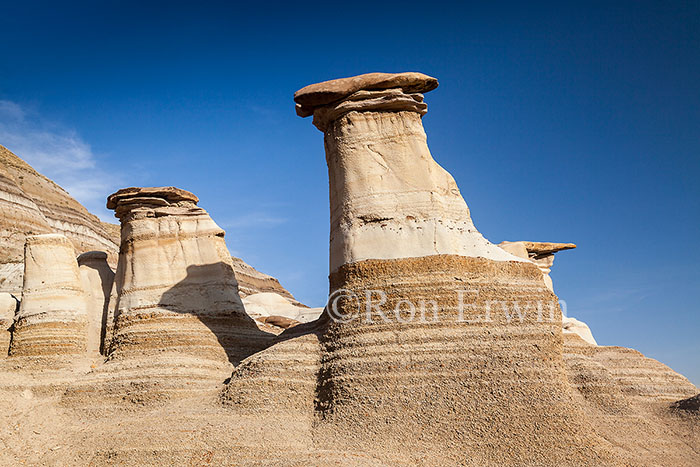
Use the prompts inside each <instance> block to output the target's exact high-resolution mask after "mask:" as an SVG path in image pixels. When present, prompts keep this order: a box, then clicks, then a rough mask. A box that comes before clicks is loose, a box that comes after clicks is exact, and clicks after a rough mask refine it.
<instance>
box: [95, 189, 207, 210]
mask: <svg viewBox="0 0 700 467" xmlns="http://www.w3.org/2000/svg"><path fill="white" fill-rule="evenodd" d="M130 198H162V199H164V200H166V201H168V202H170V203H177V202H180V201H191V202H193V203H194V204H197V203H198V202H199V198H198V197H197V196H196V195H195V194H194V193H190V192H189V191H187V190H182V189H180V188H175V187H174V186H160V187H129V188H122V189H121V190H119V191H117V192H116V193H113V194H111V195H109V196H108V197H107V209H115V208H116V207H117V205H118V204H119V203H120V202H121V201H124V200H127V199H130Z"/></svg>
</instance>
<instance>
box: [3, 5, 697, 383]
mask: <svg viewBox="0 0 700 467" xmlns="http://www.w3.org/2000/svg"><path fill="white" fill-rule="evenodd" d="M53 3H54V2H46V3H42V2H33V1H24V2H3V4H2V9H1V13H2V14H1V15H0V18H1V19H0V22H1V26H0V44H1V45H0V57H1V60H0V143H1V144H5V145H7V146H8V147H9V148H10V149H12V150H14V151H16V152H17V153H18V154H19V155H20V156H23V157H25V158H26V159H27V160H28V161H29V162H30V163H33V164H34V165H35V166H36V167H37V168H38V169H40V170H42V171H43V172H44V173H45V174H46V175H48V176H50V177H52V178H54V179H55V180H57V181H58V182H59V183H62V184H63V185H64V186H66V187H67V188H68V189H69V190H70V191H71V193H74V195H75V196H76V197H78V198H79V199H80V200H81V201H82V202H83V203H84V204H86V205H87V206H88V207H90V209H92V210H93V211H95V212H98V213H99V214H100V215H101V216H107V215H109V214H108V213H107V212H106V210H105V209H104V198H105V196H106V195H107V194H109V193H110V192H112V191H113V190H115V189H117V188H119V187H122V186H132V185H142V186H143V185H151V186H156V185H175V186H178V187H181V188H185V189H188V190H191V191H193V192H194V193H196V194H197V195H198V196H199V197H200V199H201V202H200V205H201V206H202V207H204V208H206V209H207V210H209V212H210V213H211V214H212V216H213V217H214V219H215V220H216V221H217V222H218V223H219V224H220V225H221V226H222V227H224V228H225V229H226V231H227V243H228V245H229V248H230V249H231V251H232V252H233V253H234V254H235V255H239V256H242V257H243V258H244V259H246V260H247V261H248V262H250V263H251V264H253V265H254V266H256V267H258V268H259V269H260V270H262V271H265V272H267V273H270V274H273V275H275V276H276V277H279V278H280V280H281V281H282V283H283V284H284V285H285V286H287V287H288V288H289V289H290V290H291V291H292V292H293V293H294V294H295V295H296V296H297V297H298V298H299V299H300V300H302V301H304V302H306V303H307V304H309V305H315V306H319V305H322V304H323V303H324V298H325V295H326V291H327V261H328V187H327V183H328V177H327V171H326V166H325V160H324V153H323V142H322V134H321V133H320V132H319V131H317V130H316V129H315V128H314V127H313V126H312V125H311V122H310V120H309V119H301V118H298V117H296V116H295V114H294V105H293V101H292V94H293V93H294V91H296V90H297V89H299V88H301V87H303V86H305V85H307V84H310V83H313V82H318V81H322V80H326V79H331V78H337V77H344V76H349V75H355V74H360V73H365V72H370V71H388V72H398V71H421V72H424V73H427V74H430V75H432V76H435V77H437V78H438V79H439V80H440V83H441V84H440V87H439V88H438V89H437V90H436V91H433V92H431V93H429V94H427V95H426V100H427V102H428V105H429V112H428V115H427V116H426V117H425V118H424V124H425V128H426V131H427V132H428V138H429V144H430V147H431V150H432V153H433V155H434V157H435V159H436V160H437V161H438V162H439V163H440V164H441V165H442V166H444V167H445V168H446V169H447V170H448V171H449V172H451V173H452V174H453V175H454V177H455V179H456V180H457V183H458V184H459V186H460V189H461V191H462V194H463V195H464V197H465V199H466V200H467V203H468V204H469V206H470V208H471V210H472V216H473V218H474V221H475V224H476V226H477V227H478V228H479V229H480V230H481V232H482V233H483V234H484V235H485V236H486V237H487V238H489V239H490V240H492V241H494V242H500V241H502V240H541V241H562V242H575V243H577V244H578V245H579V248H578V249H577V250H574V251H572V252H564V253H561V254H559V255H558V258H557V261H556V263H555V267H554V271H553V274H552V276H553V279H554V284H555V288H556V291H557V292H558V294H559V295H560V297H561V298H563V299H565V300H566V301H567V303H568V309H569V314H570V315H572V316H575V317H577V318H579V319H582V320H584V321H586V322H587V323H588V324H589V325H590V327H591V328H592V330H593V333H594V335H595V337H596V338H597V339H598V342H599V343H601V344H607V345H623V346H627V347H633V348H636V349H638V350H640V351H642V352H644V353H645V354H646V355H648V356H651V357H654V358H657V359H659V360H661V361H663V362H665V363H667V364H669V365H671V366H672V367H673V368H674V369H676V370H678V371H681V372H682V373H684V374H686V375H687V376H688V377H690V378H691V379H692V380H693V381H694V382H695V383H696V384H699V383H700V363H699V362H700V360H699V359H698V355H699V354H700V339H698V334H699V331H700V314H699V313H698V311H699V309H698V308H699V307H698V302H697V300H698V297H700V267H699V266H698V262H699V261H700V186H699V184H698V176H700V3H698V2H651V3H650V2H578V3H571V4H570V5H563V4H565V3H567V4H568V3H570V2H552V3H537V2H521V3H519V4H509V3H504V2H483V3H487V4H488V5H476V4H474V5H470V4H468V3H466V4H463V5H457V4H456V2H455V3H441V2H428V3H426V2H417V3H415V4H412V3H411V2H398V3H397V4H396V5H388V3H387V2H368V3H364V2H331V1H326V2H322V3H318V4H315V5H312V4H310V3H297V2H283V3H278V4H275V3H264V2H263V3H259V2H258V3H255V4H254V2H246V3H242V4H237V3H234V2H222V3H221V4H215V3H211V2H208V5H207V6H202V5H201V4H199V3H197V2H172V1H171V2H167V3H160V4H159V3H155V2H147V1H141V2H134V3H133V4H131V5H129V4H128V2H94V1H90V2H81V3H78V2H74V3H70V2H69V3H70V4H63V5H61V6H60V7H57V6H51V5H52V4H53ZM200 3H202V2H200Z"/></svg>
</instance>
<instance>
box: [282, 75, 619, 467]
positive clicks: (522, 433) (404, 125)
mask: <svg viewBox="0 0 700 467" xmlns="http://www.w3.org/2000/svg"><path fill="white" fill-rule="evenodd" d="M435 87H437V80H435V79H434V78H431V77H428V76H426V75H423V74H420V73H400V74H394V75H392V74H385V73H371V74H368V75H361V76H357V77H353V78H346V79H340V80H334V81H329V82H324V83H319V84H316V85H311V86H307V87H306V88H304V89H302V90H300V91H298V92H297V93H296V94H295V101H296V103H297V113H298V114H299V115H300V116H309V115H313V118H314V124H315V125H316V126H317V127H318V128H319V129H320V130H321V131H323V132H324V141H325V148H326V160H327V163H328V171H329V180H330V206H331V213H330V219H331V237H330V272H331V274H330V290H331V292H332V294H331V298H332V300H331V302H330V304H329V311H331V312H330V313H327V314H326V315H325V319H327V326H326V328H325V330H324V331H323V332H322V334H321V336H322V337H321V340H322V345H323V349H324V350H323V353H322V359H321V361H322V364H321V371H320V374H319V386H318V389H317V394H318V397H317V407H316V408H317V411H318V413H319V415H320V418H321V420H322V422H321V423H319V425H318V428H317V438H316V439H317V440H318V442H319V443H320V444H321V445H323V444H324V443H327V446H328V447H329V448H331V447H333V446H338V445H343V446H346V448H350V449H352V448H355V449H357V450H358V451H367V452H371V451H374V452H377V451H381V452H382V453H383V454H382V453H379V454H378V455H387V456H391V455H392V453H393V454H397V453H406V452H408V453H411V452H414V453H416V456H417V457H415V460H416V461H420V460H425V459H449V460H450V461H451V462H456V463H470V464H474V465H484V464H488V465H495V464H513V463H516V464H537V463H540V462H541V461H542V460H543V459H547V461H548V462H550V463H559V462H561V463H586V462H594V461H596V460H597V461H600V459H607V457H606V456H607V452H606V451H605V449H604V448H602V447H601V446H599V445H598V444H597V438H596V437H595V436H594V435H593V433H592V431H591V430H590V429H589V426H588V424H587V422H586V420H585V419H584V418H583V417H582V415H581V414H580V412H578V411H577V408H576V405H575V403H574V402H573V400H572V396H571V392H570V389H569V386H568V383H567V381H566V377H565V373H564V367H563V361H562V329H561V312H560V310H559V307H558V304H557V300H556V296H555V295H554V294H553V293H552V292H551V291H550V290H549V289H547V287H546V286H545V284H544V281H543V280H542V273H541V272H540V270H539V269H538V268H537V267H536V266H535V265H534V264H533V263H532V262H530V261H528V260H527V259H523V258H518V257H517V256H514V255H511V254H509V253H507V252H506V251H504V250H502V249H501V248H498V246H496V245H493V244H491V243H490V242H488V241H487V240H486V239H484V238H483V236H482V235H481V234H480V233H479V232H478V231H477V230H476V228H475V227H474V224H473V223H472V221H471V218H470V214H469V209H468V208H467V205H466V203H465V202H464V200H463V198H462V196H461V194H460V192H459V189H458V188H457V185H456V183H455V181H454V179H453V178H452V177H451V176H450V174H449V173H447V172H446V171H445V170H444V169H443V168H441V167H440V166H439V165H438V164H437V163H436V162H435V161H434V160H433V158H432V156H431V154H430V151H429V149H428V146H427V142H426V135H425V132H424V130H423V125H422V120H421V119H422V117H423V115H424V114H425V113H426V105H425V103H424V102H423V95H422V94H421V93H423V92H427V91H430V90H432V89H434V88H435ZM335 292H342V293H343V295H344V296H345V298H344V299H342V300H338V301H334V300H333V293H335ZM333 305H335V306H336V307H337V308H336V309H335V310H331V308H330V307H332V306H333ZM422 310H423V311H422ZM418 453H420V454H418Z"/></svg>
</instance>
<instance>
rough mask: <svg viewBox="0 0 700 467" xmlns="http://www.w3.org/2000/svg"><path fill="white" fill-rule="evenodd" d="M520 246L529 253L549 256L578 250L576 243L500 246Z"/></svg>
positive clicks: (504, 243) (528, 243)
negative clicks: (558, 252)
mask: <svg viewBox="0 0 700 467" xmlns="http://www.w3.org/2000/svg"><path fill="white" fill-rule="evenodd" d="M515 244H520V245H522V246H523V247H525V249H526V250H527V252H528V253H531V254H534V255H547V254H551V253H556V252H557V251H563V250H573V249H574V248H576V245H575V244H574V243H554V242H525V241H520V242H501V243H500V245H499V246H504V245H515Z"/></svg>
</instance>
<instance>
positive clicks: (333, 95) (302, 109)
mask: <svg viewBox="0 0 700 467" xmlns="http://www.w3.org/2000/svg"><path fill="white" fill-rule="evenodd" d="M437 87H438V80H437V79H436V78H433V77H431V76H428V75H425V74H423V73H417V72H405V73H366V74H364V75H358V76H352V77H350V78H340V79H334V80H330V81H323V82H321V83H316V84H310V85H309V86H306V87H304V88H301V89H300V90H298V91H297V92H295V93H294V102H296V103H297V114H298V115H299V116H301V117H308V116H310V115H312V114H313V113H314V110H315V109H316V108H318V107H322V106H324V105H328V104H331V103H333V102H336V101H339V100H341V99H343V98H345V97H348V96H349V95H351V94H353V93H355V92H357V91H361V90H367V91H376V90H381V89H397V88H400V89H401V90H403V92H405V93H424V92H428V91H432V90H433V89H435V88H437Z"/></svg>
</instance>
